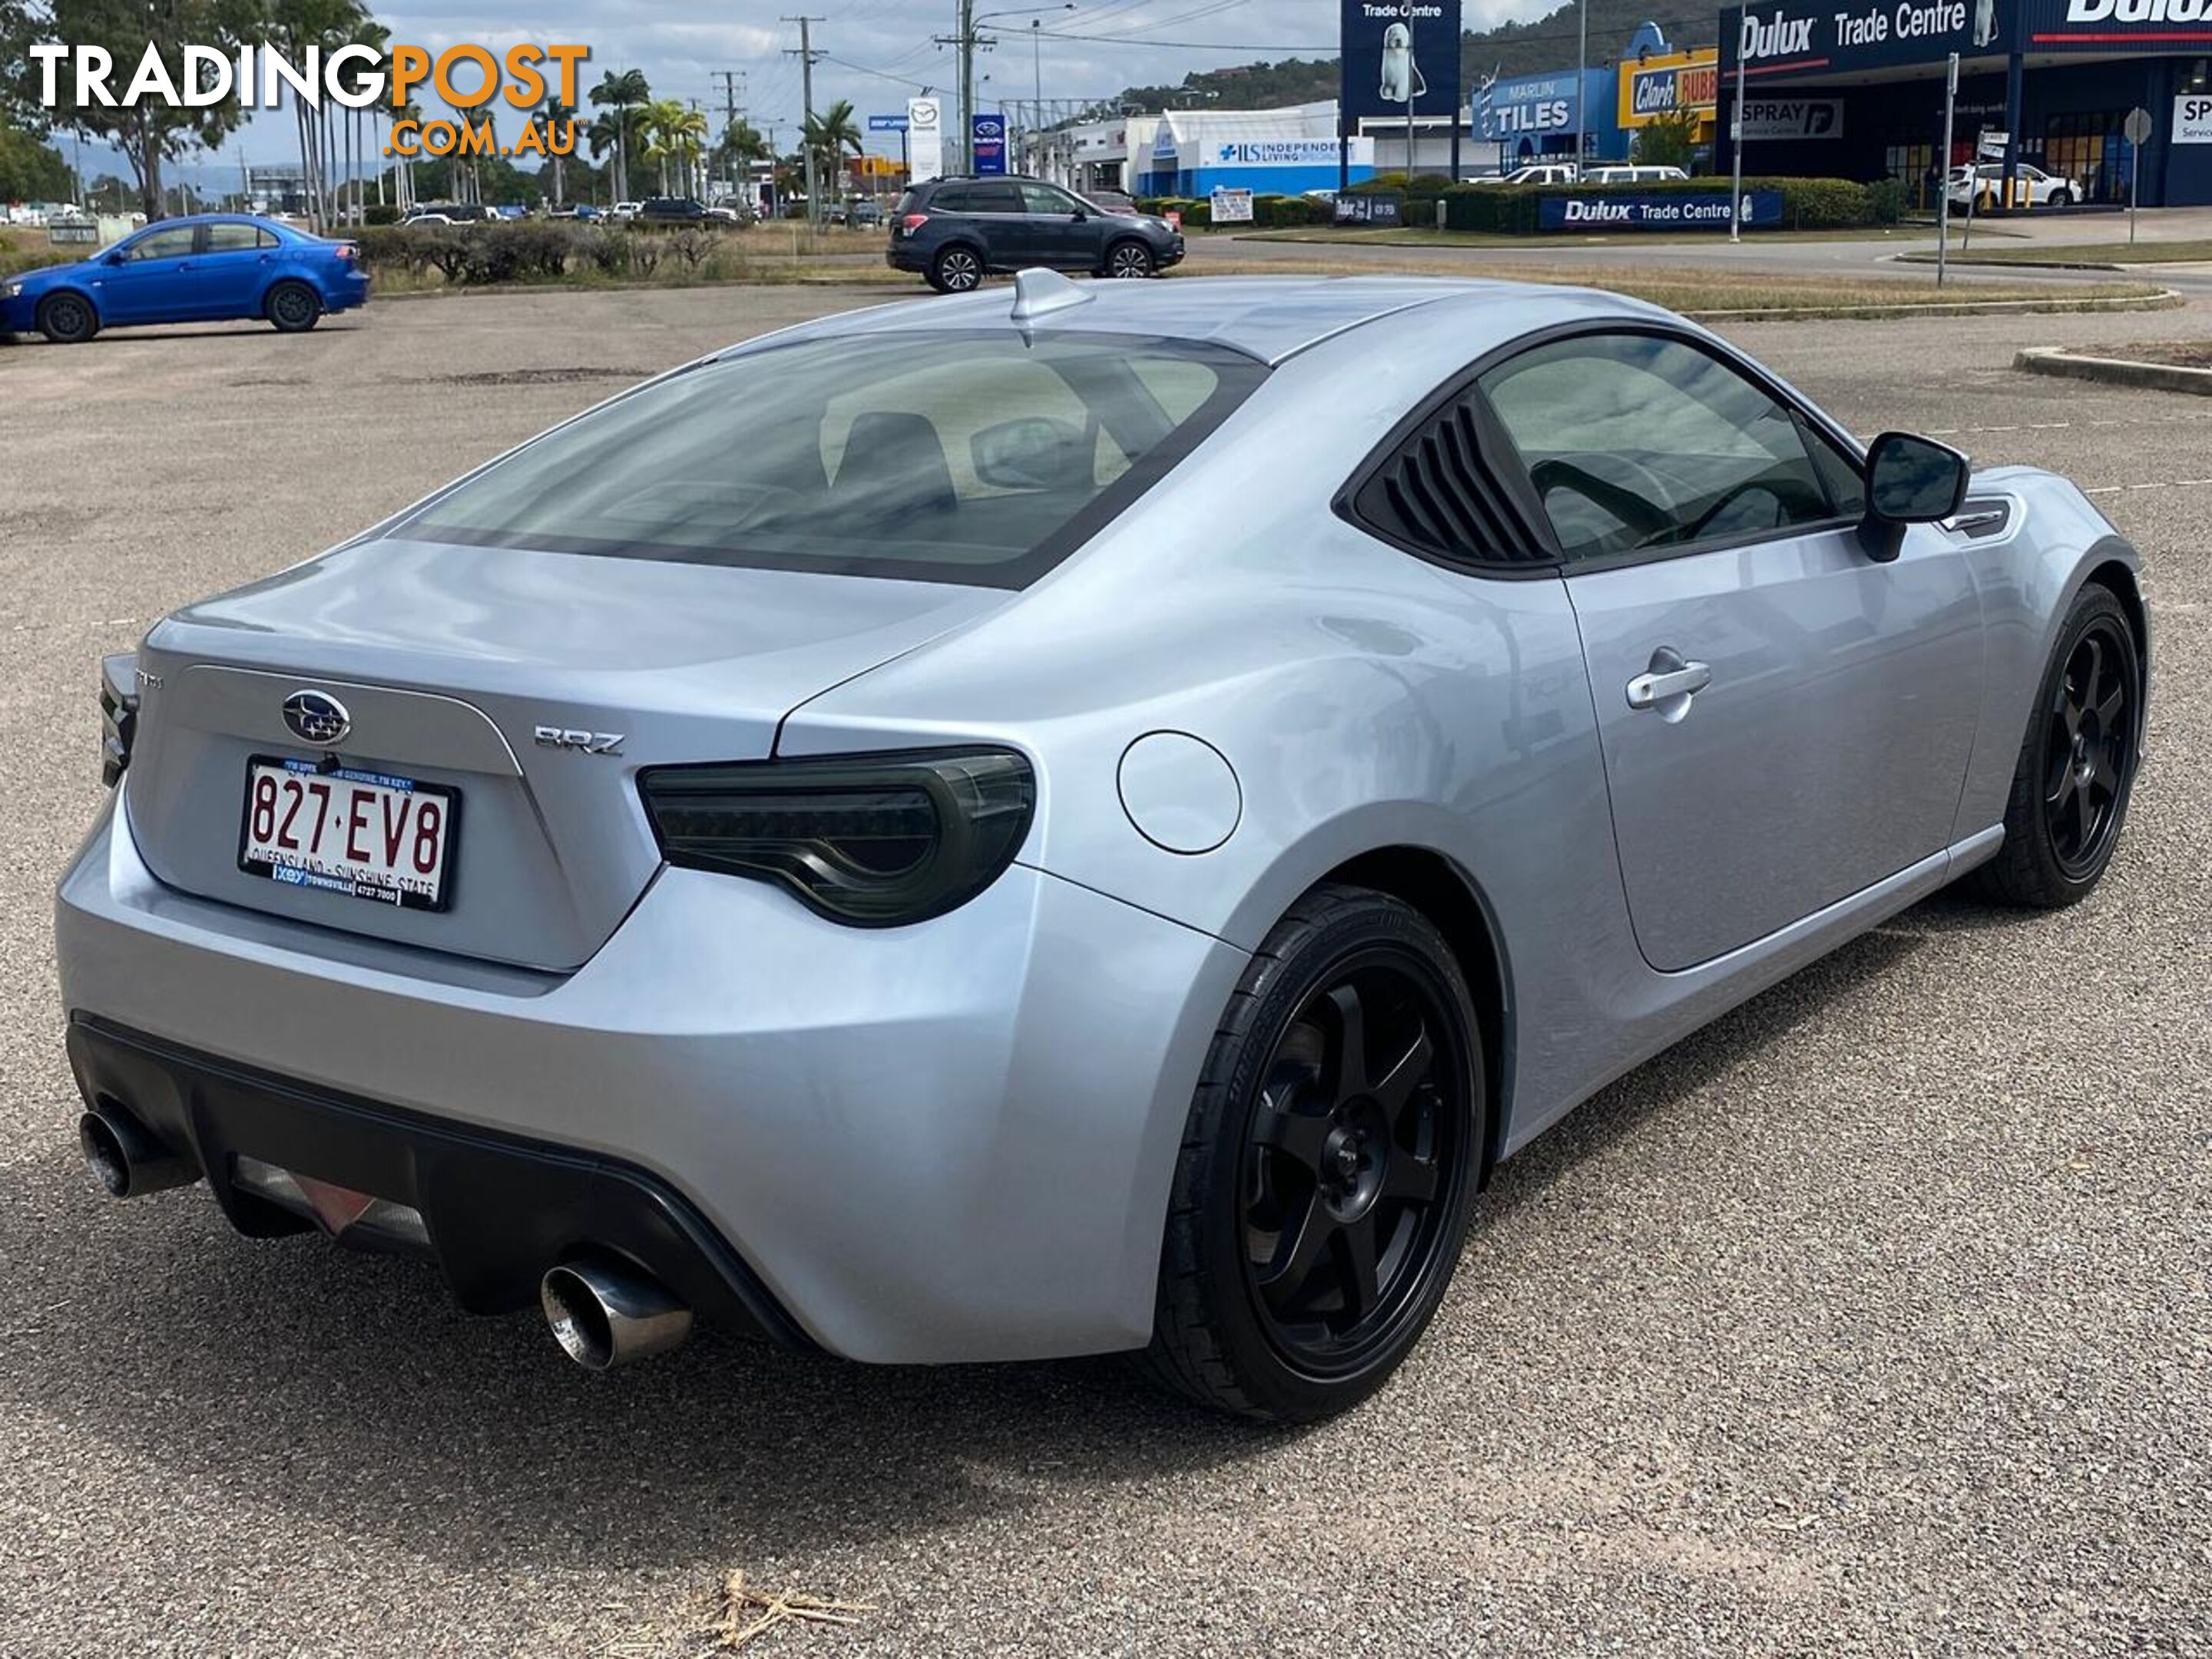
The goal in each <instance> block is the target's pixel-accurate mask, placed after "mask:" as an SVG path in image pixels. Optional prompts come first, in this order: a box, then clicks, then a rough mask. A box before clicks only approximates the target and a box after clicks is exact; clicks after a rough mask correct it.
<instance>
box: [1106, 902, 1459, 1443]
mask: <svg viewBox="0 0 2212 1659" xmlns="http://www.w3.org/2000/svg"><path fill="white" fill-rule="evenodd" d="M1485 1124H1486V1110H1485V1103H1484V1100H1483V1085H1482V1061H1481V1048H1480V1037H1479V1036H1478V1035H1477V1027H1476V1024H1475V1019H1474V1006H1473V1003H1472V1001H1471V1000H1470V999H1469V996H1468V989H1467V982H1466V980H1465V979H1464V977H1463V976H1462V974H1461V972H1460V970H1459V967H1458V964H1457V963H1455V960H1454V959H1453V957H1452V954H1451V950H1450V947H1449V945H1446V944H1445V942H1444V940H1443V936H1442V935H1440V934H1439V933H1437V930H1436V928H1435V927H1433V926H1432V925H1431V923H1430V922H1429V921H1428V920H1427V918H1425V916H1423V915H1420V913H1419V912H1418V911H1416V910H1414V909H1413V908H1411V907H1409V906H1407V905H1406V904H1404V903H1402V902H1400V901H1398V900H1397V899H1395V898H1391V897H1389V896H1386V895H1384V894H1381V893H1376V892H1372V891H1370V890H1366V889H1364V888H1356V887H1344V886H1336V885H1325V886H1322V887H1318V888H1316V889H1315V890H1313V891H1312V892H1310V893H1309V894H1307V895H1306V896H1305V897H1304V898H1303V899H1301V900H1299V901H1298V902H1297V904H1296V905H1295V906H1293V907H1292V908H1291V911H1290V913H1289V914H1288V915H1285V917H1284V918H1283V920H1282V921H1279V922H1278V923H1277V924H1276V926H1275V928H1274V931H1273V933H1270V934H1269V935H1268V936H1267V942H1266V943H1265V944H1264V945H1261V948H1260V951H1259V952H1258V954H1256V955H1255V957H1253V958H1252V961H1251V963H1250V965H1249V967H1247V969H1245V972H1244V976H1243V981H1241V982H1240V983H1239V984H1238V986H1237V993H1236V994H1235V995H1234V996H1233V997H1232V998H1231V1000H1230V1005H1229V1007H1228V1010H1227V1012H1225V1015H1224V1016H1223V1018H1222V1023H1221V1025H1220V1028H1219V1029H1218V1030H1217V1031H1216V1032H1215V1034H1214V1038H1213V1044H1212V1048H1211V1050H1210V1051H1209V1052H1208V1054H1207V1056H1206V1069H1205V1072H1204V1073H1203V1074H1202V1075H1201V1076H1200V1079H1199V1086H1198V1092H1197V1094H1196V1096H1195V1097H1194V1100H1193V1102H1192V1104H1191V1110H1190V1117H1189V1121H1188V1124H1187V1126H1186V1127H1185V1129H1184V1133H1183V1142H1182V1152H1181V1155H1180V1157H1179V1158H1178V1160H1177V1163H1176V1176H1175V1186H1174V1191H1173V1194H1172V1197H1171V1199H1170V1206H1169V1215H1168V1225H1167V1234H1166V1238H1165V1240H1164V1245H1163V1249H1162V1254H1161V1258H1160V1279H1159V1291H1158V1304H1157V1306H1156V1309H1155V1311H1154V1316H1153V1331H1152V1346H1151V1347H1150V1348H1149V1349H1147V1350H1146V1352H1145V1354H1144V1356H1143V1361H1144V1364H1145V1365H1146V1369H1147V1370H1149V1371H1150V1372H1151V1373H1152V1376H1154V1377H1155V1378H1156V1379H1157V1380H1158V1381H1160V1382H1163V1383H1166V1384H1167V1385H1168V1386H1170V1387H1171V1388H1174V1389H1177V1390H1179V1391H1181V1392H1182V1393H1184V1394H1187V1395H1190V1396H1191V1397H1193V1398H1194V1399H1196V1400H1198V1401H1202V1402H1203V1403H1205V1404H1206V1405H1209V1406H1212V1407H1217V1408H1218V1409H1221V1410H1224V1411H1228V1412H1231V1413H1237V1414H1238V1415H1241V1416H1245V1417H1252V1418H1258V1419H1263V1420H1267V1421H1272V1422H1291V1423H1302V1422H1311V1421H1314V1420H1316V1419H1320V1418H1323V1417H1328V1416H1330V1415H1333V1414H1334V1413H1337V1412H1340V1411H1343V1410H1345V1409H1346V1407H1351V1406H1352V1405H1355V1404H1357V1403H1358V1401H1361V1400H1364V1399H1365V1398H1366V1397H1367V1396H1368V1395H1370V1394H1371V1393H1373V1392H1374V1391H1375V1390H1376V1389H1377V1388H1379V1387H1381V1386H1382V1384H1383V1381H1384V1379H1386V1378H1387V1377H1388V1376H1389V1375H1390V1373H1391V1372H1392V1371H1393V1370H1395V1369H1396V1368H1397V1366H1398V1364H1399V1363H1400V1362H1401V1360H1403V1359H1404V1358H1405V1357H1406V1355H1407V1352H1409V1351H1410V1350H1411V1349H1412V1347H1413V1344H1414V1343H1415V1342H1416V1341H1417V1340H1419V1337H1420V1334H1421V1333H1422V1331H1423V1330H1425V1328H1427V1326H1428V1322H1429V1320H1430V1317H1431V1315H1433V1314H1434V1313H1435V1312H1436V1310H1437V1304H1438V1302H1439V1301H1440V1300H1441V1299H1442V1298H1443V1292H1444V1287H1445V1285H1447V1284H1448V1283H1449V1281H1450V1279H1451V1274H1452V1269H1453V1267H1454V1266H1455V1264H1456V1262H1457V1261H1458V1259H1459V1252H1460V1247H1461V1244H1462V1242H1463V1240H1464V1239H1465V1237H1466V1234H1467V1224H1468V1211H1469V1209H1470V1207H1471V1206H1472V1204H1473V1201H1474V1184H1475V1174H1476V1171H1477V1170H1479V1169H1480V1166H1481V1146H1482V1135H1483V1131H1484V1126H1485Z"/></svg>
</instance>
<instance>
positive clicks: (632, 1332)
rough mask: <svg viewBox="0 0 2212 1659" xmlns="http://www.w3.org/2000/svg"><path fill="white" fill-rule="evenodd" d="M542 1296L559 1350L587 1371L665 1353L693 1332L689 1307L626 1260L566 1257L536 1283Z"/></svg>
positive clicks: (540, 1297) (612, 1366) (607, 1367)
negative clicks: (578, 1259)
mask: <svg viewBox="0 0 2212 1659" xmlns="http://www.w3.org/2000/svg"><path fill="white" fill-rule="evenodd" d="M538 1303H539V1304H540V1305H541V1306H542V1307H544V1310H545V1322H546V1324H547V1325H549V1326H550V1327H551V1328H552V1331H553V1340H555V1341H556V1342H558V1343H559V1344H560V1345H561V1352H563V1353H565V1354H567V1355H568V1358H571V1359H573V1360H574V1361H575V1362H576V1363H577V1364H579V1365H581V1366H582V1367H583V1368H584V1369H585V1370H587V1371H604V1370H612V1369H613V1368H614V1367H615V1366H617V1365H627V1364H629V1363H630V1361H632V1360H633V1359H643V1358H647V1356H649V1355H652V1354H656V1353H665V1352H668V1350H669V1349H671V1348H673V1347H676V1346H678V1345H679V1344H680V1343H682V1341H683V1340H684V1338H685V1337H687V1336H689V1335H690V1334H691V1310H690V1309H689V1308H687V1307H685V1306H684V1304H682V1303H681V1302H678V1300H677V1299H676V1297H674V1296H673V1295H672V1294H671V1293H670V1291H669V1289H668V1287H667V1286H666V1285H663V1284H662V1283H661V1282H660V1281H659V1279H654V1278H653V1277H652V1276H651V1275H650V1274H648V1273H645V1272H643V1271H642V1270H641V1269H639V1268H636V1267H631V1266H629V1264H628V1263H617V1262H614V1261H609V1260H606V1259H605V1258H594V1259H592V1260H587V1261H564V1262H562V1263H561V1264H560V1266H558V1267H551V1268H549V1269H547V1270H546V1273H545V1277H544V1279H540V1280H539V1281H538Z"/></svg>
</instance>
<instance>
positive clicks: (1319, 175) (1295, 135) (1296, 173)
mask: <svg viewBox="0 0 2212 1659" xmlns="http://www.w3.org/2000/svg"><path fill="white" fill-rule="evenodd" d="M1155 120H1156V123H1157V125H1155V126H1154V128H1153V131H1152V144H1151V146H1150V148H1149V149H1148V150H1146V151H1143V152H1140V153H1139V154H1138V155H1133V159H1132V162H1131V165H1132V167H1137V165H1138V161H1139V157H1140V158H1141V161H1142V169H1141V171H1139V172H1137V173H1136V178H1135V182H1134V184H1133V185H1131V186H1130V191H1131V193H1132V194H1133V195H1137V196H1193V197H1195V196H1207V195H1211V194H1212V192H1213V191H1217V190H1249V191H1253V192H1254V193H1255V194H1259V195H1270V194H1272V195H1279V196H1296V195H1298V194H1299V193H1301V192H1302V191H1309V190H1334V189H1335V188H1336V187H1337V185H1338V183H1339V181H1340V173H1339V169H1338V162H1339V155H1340V153H1339V149H1338V139H1337V136H1336V125H1337V117H1336V104H1335V101H1334V100H1329V101H1328V102H1325V103H1317V104H1297V105H1293V106H1291V107H1289V108H1286V109H1259V110H1228V109H1189V110H1170V112H1167V113H1166V114H1164V115H1161V116H1158V117H1156V118H1155ZM1446 125H1449V124H1448V123H1447V124H1446ZM1375 145H1376V141H1375V139H1374V138H1372V137H1366V136H1364V135H1363V136H1362V137H1355V138H1347V139H1345V140H1344V141H1343V151H1342V156H1343V160H1344V161H1345V162H1346V173H1345V174H1343V175H1342V176H1343V177H1344V178H1346V179H1348V181H1349V182H1351V183H1353V184H1357V183H1358V182H1359V181H1360V180H1361V179H1370V178H1372V177H1373V176H1374V174H1375Z"/></svg>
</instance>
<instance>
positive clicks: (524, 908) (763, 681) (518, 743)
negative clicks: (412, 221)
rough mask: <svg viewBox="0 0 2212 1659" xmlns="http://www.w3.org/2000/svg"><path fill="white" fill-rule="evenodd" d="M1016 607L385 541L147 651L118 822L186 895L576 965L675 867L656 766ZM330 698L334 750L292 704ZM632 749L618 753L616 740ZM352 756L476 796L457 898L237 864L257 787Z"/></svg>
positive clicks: (751, 737) (195, 614)
mask: <svg viewBox="0 0 2212 1659" xmlns="http://www.w3.org/2000/svg"><path fill="white" fill-rule="evenodd" d="M1009 597H1010V596H1009V595H1008V594H1007V593H1006V592H1003V591H1000V590H997V589H988V588H974V587H964V586H952V585H949V584H945V583H929V582H902V581H887V580H879V579H875V578H861V577H848V576H833V575H822V574H811V573H805V572H791V571H776V570H749V569H745V570H741V569H729V568H718V567H713V566H708V565H702V564H689V563H672V562H671V563H664V562H650V561H643V560H630V559H607V558H597V557H592V556H579V555H572V554H553V553H543V552H536V551H530V550H514V549H501V548H481V547H465V546H455V545H451V544H430V543H421V542H408V541H375V542H366V543H361V544H355V545H353V546H349V547H345V548H341V549H339V550H337V551H336V552H333V553H331V554H327V555H325V556H323V557H321V558H319V559H316V560H313V561H311V562H308V563H307V564H304V565H301V566H299V567H297V568H294V569H291V570H288V571H284V572H283V573H281V574H277V575H275V576H272V577H270V578H269V579H267V580H264V581H260V582H257V583H255V584H253V585H252V586H247V587H243V588H240V589H238V590H236V591H235V592H231V593H228V594H225V595H222V596H221V597H220V598H217V599H210V600H207V601H205V602H204V603H202V604H199V605H191V606H189V607H187V608H186V609H185V610H183V611H179V612H177V613H176V614H175V615H173V616H172V617H169V618H167V620H165V621H163V622H161V623H159V624H157V625H156V626H155V629H153V630H152V632H151V633H149V635H148V636H147V640H146V643H145V645H144V647H142V649H141V652H140V658H139V666H140V668H141V669H142V670H143V671H144V672H145V673H146V674H148V675H149V676H151V677H152V683H149V684H144V686H143V690H142V708H141V713H140V718H139V724H138V728H137V733H136V738H135V742H134V744H133V749H132V753H131V765H130V769H129V771H128V772H127V774H126V775H125V806H126V813H127V817H128V821H129V823H130V826H131V832H132V834H133V836H135V838H136V840H137V845H138V848H139V851H140V853H141V854H142V856H143V857H144V859H145V860H146V862H147V864H148V866H149V868H151V869H152V870H153V872H155V875H157V876H159V877H160V878H161V879H162V880H163V881H164V882H167V883H168V884H170V885H172V886H173V887H176V888H179V889H180V890H184V891H186V892H191V893H195V894H198V895H200V896H204V897H208V898H213V899H219V900H222V901H225V902H230V903H234V904H239V905H242V906H245V907H247V908H252V909H255V910H258V911H262V912H264V913H267V914H270V915H281V916H284V917H288V918H290V919H293V920H296V921H301V922H307V923H312V924H314V925H317V926H320V927H335V928H338V929H342V930H344V931H346V932H349V933H361V934H365V935H368V936H370V937H373V938H378V939H391V940H394V941H397V942H400V943H404V944H410V945H422V946H424V947H427V948H429V949H435V950H441V951H453V952H456V953H459V954H461V955H465V956H471V957H482V958H484V959H487V960H491V961H497V962H502V963H513V964H516V965H519V966H524V967H529V968H536V969H546V970H550V971H562V970H566V969H573V968H575V967H577V966H579V965H580V964H581V963H583V962H584V961H585V960H586V958H588V957H590V956H591V954H592V952H593V951H596V950H597V949H598V948H599V945H601V944H602V943H603V942H604V941H605V939H606V938H607V936H608V935H609V934H610V933H612V932H613V931H614V929H615V927H616V926H617V924H618V923H619V922H620V921H621V920H622V918H623V915H626V914H627V913H628V912H629V908H630V907H631V906H632V905H633V904H635V902H636V901H637V898H638V896H639V895H640V894H641V892H643V890H644V889H645V886H646V884H647V883H648V882H649V881H650V880H651V879H652V878H653V872H655V871H656V870H657V869H658V868H659V862H660V860H659V850H658V848H657V847H656V846H655V844H654V842H653V832H652V829H651V827H650V825H649V824H648V823H647V821H646V817H645V812H644V809H643V807H642V805H641V804H640V802H639V799H638V795H637V789H636V783H635V775H636V772H637V770H638V769H640V768H641V767H645V766H651V765H659V764H663V763H671V762H680V761H738V760H757V759H763V758H765V757H768V756H769V754H770V753H771V752H772V751H773V750H774V746H775V735H776V732H777V729H778V727H779V726H780V725H781V721H782V719H783V716H784V715H785V714H787V713H788V712H789V711H790V710H791V709H792V708H794V707H796V706H797V705H798V704H799V703H801V702H805V701H806V700H807V699H808V698H810V697H812V696H816V695H817V694H818V693H820V692H822V691H823V690H828V689H829V687H830V686H833V685H836V684H839V683H840V682H842V681H844V680H847V679H850V678H852V677H853V676H854V675H855V674H860V673H864V672H866V671H867V670H868V669H870V668H872V667H874V666H875V665H878V663H882V662H884V661H887V660H888V659H890V658H892V657H895V656H897V655H900V654H901V653H904V652H907V651H910V650H912V649H914V648H915V647H916V646H919V645H921V644H922V643H923V642H925V641H927V640H930V639H932V638H934V637H935V636H937V635H939V634H942V633H944V632H945V631H946V630H947V629H952V628H956V627H958V626H960V625H961V624H962V623H965V622H967V621H969V620H970V619H971V618H973V617H977V616H980V615H981V614H983V613H984V612H985V611H990V610H992V609H994V608H996V607H997V606H998V605H1002V604H1004V603H1005V602H1006V600H1007V599H1008V598H1009ZM301 690H310V691H315V692H320V693H322V694H323V695H324V696H327V697H331V698H334V699H336V700H337V702H339V703H340V704H342V705H343V709H344V711H345V713H346V714H347V716H348V717H349V722H350V729H349V732H347V734H346V735H345V736H344V737H343V738H340V739H338V740H337V745H336V749H335V750H334V751H332V750H326V749H323V748H321V747H320V746H319V745H317V744H310V743H307V742H305V741H303V740H302V739H301V738H300V737H299V736H298V735H296V734H295V731H294V730H293V729H292V728H291V727H290V726H289V725H288V723H287V720H286V719H285V715H284V704H285V702H286V700H287V699H288V698H289V697H290V696H292V695H293V694H294V693H295V692H297V691H301ZM611 738H618V739H619V742H618V743H610V742H609V741H608V739H611ZM330 752H336V753H337V756H338V757H339V763H340V764H341V765H342V766H343V768H344V769H346V770H347V772H349V773H368V774H375V775H389V776H395V777H400V778H404V779H407V780H410V781H413V782H416V783H418V784H425V785H434V786H437V787H441V788H444V789H447V790H453V791H456V792H458V795H459V807H458V809H457V810H456V811H455V814H454V821H453V829H452V832H451V833H452V836H453V842H452V846H451V848H450V851H449V854H448V862H447V866H446V870H447V884H448V892H449V905H448V908H446V909H443V910H436V911H433V910H423V909H407V908H396V907H393V906H391V905H387V904H384V903H375V902H368V901H365V900H363V899H362V898H358V897H355V896H349V895H346V894H341V893H334V892H329V891H319V890H313V889H309V888H304V887H300V886H294V885H289V884H284V883H281V882H278V881H273V880H270V879H269V878H267V877H266V876H264V875H257V874H253V873H250V872H247V871H246V870H245V869H243V868H241V867H240V858H241V853H242V851H243V843H242V836H243V826H244V825H245V823H246V816H245V814H246V791H247V769H248V766H249V764H250V763H251V762H252V760H253V759H254V758H255V757H261V758H263V759H264V760H269V759H276V760H284V759H294V760H301V761H309V762H313V761H316V760H319V759H320V758H321V757H322V756H324V755H325V754H327V753H330Z"/></svg>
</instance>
